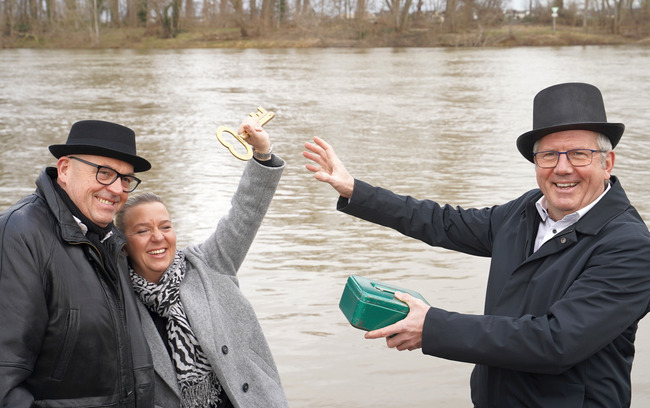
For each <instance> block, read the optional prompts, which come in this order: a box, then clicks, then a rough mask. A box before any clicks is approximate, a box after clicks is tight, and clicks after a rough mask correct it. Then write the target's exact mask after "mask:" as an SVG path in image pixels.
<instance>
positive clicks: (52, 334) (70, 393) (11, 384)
mask: <svg viewBox="0 0 650 408" xmlns="http://www.w3.org/2000/svg"><path fill="white" fill-rule="evenodd" d="M49 149H50V152H51V153H52V154H53V155H54V156H55V157H56V158H57V159H58V161H57V164H56V168H54V167H48V168H46V169H45V170H44V171H43V173H42V174H41V175H40V176H39V177H38V179H37V180H36V191H35V192H34V193H33V194H31V195H29V196H27V197H25V198H23V199H22V200H20V201H19V202H18V203H16V204H14V205H13V206H12V207H11V208H9V209H8V210H6V211H5V212H3V213H2V214H0V310H1V311H2V313H0V405H2V406H6V407H32V406H42V407H108V406H111V407H152V406H153V366H152V359H151V355H150V353H149V349H148V347H147V343H146V340H145V338H144V336H143V334H142V332H141V329H140V323H139V316H138V311H137V306H136V304H135V302H134V298H133V295H132V292H131V287H130V283H129V278H128V269H127V265H126V258H125V255H124V254H123V251H122V247H123V246H124V243H125V238H124V236H123V235H122V233H120V232H119V231H118V230H117V229H116V228H115V227H114V226H113V216H114V215H115V213H117V211H119V210H120V209H121V208H122V206H123V205H124V203H125V202H126V200H127V198H128V194H129V193H130V192H132V191H133V190H135V188H136V187H137V186H138V184H139V183H140V180H139V179H138V178H137V177H136V176H135V175H134V173H136V172H141V171H146V170H149V168H150V167H151V165H150V164H149V162H148V161H147V160H145V159H143V158H142V157H139V156H138V155H137V154H136V147H135V133H134V132H133V131H132V130H131V129H129V128H127V127H124V126H122V125H118V124H115V123H110V122H104V121H96V120H88V121H81V122H77V123H75V124H74V125H73V126H72V128H71V130H70V134H69V135H68V140H67V142H66V143H65V144H60V145H52V146H50V148H49Z"/></svg>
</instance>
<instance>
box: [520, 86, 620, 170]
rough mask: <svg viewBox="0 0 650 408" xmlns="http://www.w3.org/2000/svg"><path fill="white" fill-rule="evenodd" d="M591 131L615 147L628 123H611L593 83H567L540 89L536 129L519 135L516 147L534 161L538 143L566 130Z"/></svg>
mask: <svg viewBox="0 0 650 408" xmlns="http://www.w3.org/2000/svg"><path fill="white" fill-rule="evenodd" d="M574 129H581V130H592V131H594V132H599V133H602V134H604V135H605V136H607V137H608V138H609V140H610V141H611V142H612V148H614V147H615V146H616V144H617V143H618V141H619V140H621V136H623V131H624V130H625V125H623V124H622V123H608V122H607V116H606V115H605V104H604V103H603V96H602V95H601V93H600V90H599V89H598V88H596V87H595V86H593V85H589V84H583V83H577V82H574V83H566V84H559V85H553V86H551V87H548V88H546V89H543V90H541V91H540V92H539V93H538V94H537V95H536V96H535V99H534V101H533V130H531V131H529V132H526V133H524V134H523V135H521V136H519V137H518V138H517V149H519V152H520V153H521V154H522V155H523V156H524V157H525V158H526V159H528V160H529V161H531V162H534V157H533V146H534V145H535V142H536V141H537V140H539V139H540V138H542V137H543V136H546V135H548V134H550V133H555V132H561V131H563V130H574Z"/></svg>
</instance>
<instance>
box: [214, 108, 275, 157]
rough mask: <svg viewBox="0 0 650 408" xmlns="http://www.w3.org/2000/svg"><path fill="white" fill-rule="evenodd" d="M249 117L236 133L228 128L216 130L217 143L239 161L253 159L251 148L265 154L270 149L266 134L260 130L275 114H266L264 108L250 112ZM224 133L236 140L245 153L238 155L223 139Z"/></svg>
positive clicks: (221, 127) (223, 127) (220, 127)
mask: <svg viewBox="0 0 650 408" xmlns="http://www.w3.org/2000/svg"><path fill="white" fill-rule="evenodd" d="M249 116H250V117H249V118H246V119H245V120H244V122H242V124H241V125H240V126H239V131H238V132H236V131H235V130H234V129H232V128H230V127H228V126H219V128H218V129H217V139H219V142H221V144H222V145H224V146H225V147H226V148H227V149H228V150H230V153H232V155H233V156H235V157H236V158H238V159H239V160H250V158H251V157H253V148H255V150H256V151H260V152H262V153H264V152H267V151H269V149H270V140H269V137H268V134H267V133H266V131H264V130H263V129H262V126H264V125H265V124H266V123H268V122H269V121H270V120H271V119H273V118H274V117H275V113H273V112H267V111H266V110H265V109H264V108H262V107H259V108H257V112H252V113H251V114H250V115H249ZM255 122H257V123H255ZM224 133H229V134H230V135H232V136H233V137H234V138H235V139H237V141H238V142H239V143H240V144H241V145H242V146H243V147H244V148H245V149H246V153H245V154H240V153H238V152H237V151H236V150H235V147H234V146H233V145H232V144H231V143H229V142H228V141H226V140H225V139H224V135H223V134H224ZM249 138H250V139H249ZM249 143H250V144H249ZM251 145H252V147H251Z"/></svg>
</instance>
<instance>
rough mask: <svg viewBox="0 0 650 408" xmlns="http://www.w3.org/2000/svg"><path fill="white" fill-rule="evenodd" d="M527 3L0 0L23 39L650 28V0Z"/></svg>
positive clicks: (7, 33) (10, 34)
mask: <svg viewBox="0 0 650 408" xmlns="http://www.w3.org/2000/svg"><path fill="white" fill-rule="evenodd" d="M555 7H557V10H558V11H557V14H555V15H553V14H552V10H553V8H555ZM520 8H522V9H519V10H517V9H513V7H512V5H511V4H510V0H293V1H290V0H0V30H1V31H0V32H1V35H2V36H3V37H5V38H16V37H20V36H34V37H37V36H43V35H47V33H51V32H66V31H67V32H71V31H80V30H87V31H88V32H89V34H90V35H91V37H92V38H94V39H95V40H97V41H99V38H100V32H101V29H102V28H104V27H110V28H125V27H126V28H136V27H143V28H146V29H152V30H156V32H157V33H159V35H160V36H161V37H163V38H167V37H174V36H176V35H177V34H178V33H179V32H181V31H183V30H187V29H192V28H196V27H211V28H236V29H238V30H239V31H240V33H241V36H242V37H244V38H245V37H249V36H251V35H264V34H265V33H268V32H269V31H270V30H278V29H280V30H281V29H282V28H289V27H296V26H299V27H303V28H304V29H306V30H309V29H310V28H313V27H317V26H319V25H322V24H324V23H328V22H332V21H337V22H343V23H346V24H352V25H354V24H369V23H370V24H379V23H381V24H382V25H383V26H385V27H386V29H387V30H390V31H391V32H394V33H400V32H404V31H407V30H409V29H410V28H412V27H413V26H414V25H416V24H419V25H420V26H425V27H429V28H431V29H437V30H441V31H443V32H447V33H456V32H463V31H465V30H471V29H475V28H476V27H477V26H480V27H490V26H495V25H503V24H504V23H506V22H507V23H512V22H513V21H514V22H528V23H533V24H535V23H537V24H548V22H549V21H550V20H551V19H552V18H553V19H555V18H557V19H558V23H560V24H565V25H572V26H582V27H583V28H584V29H585V30H589V29H590V28H598V29H605V30H607V31H608V32H611V33H613V34H621V29H622V27H627V29H629V30H636V31H639V32H642V33H647V32H648V28H649V21H650V0H576V1H565V0H547V2H544V0H528V4H526V5H525V6H524V7H520ZM636 34H638V33H636Z"/></svg>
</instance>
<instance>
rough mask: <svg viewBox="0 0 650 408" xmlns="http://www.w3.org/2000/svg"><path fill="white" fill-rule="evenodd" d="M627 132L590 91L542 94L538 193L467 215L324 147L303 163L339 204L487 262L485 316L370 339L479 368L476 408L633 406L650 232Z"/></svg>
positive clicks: (531, 149) (413, 305)
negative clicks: (629, 175)
mask: <svg viewBox="0 0 650 408" xmlns="http://www.w3.org/2000/svg"><path fill="white" fill-rule="evenodd" d="M623 129H624V126H623V125H622V124H620V123H609V122H607V119H606V116H605V108H604V103H603V100H602V96H601V94H600V91H599V90H598V89H597V88H596V87H594V86H592V85H589V84H583V83H567V84H559V85H555V86H552V87H549V88H547V89H544V90H542V91H541V92H539V93H538V94H537V96H536V97H535V100H534V104H533V130H532V131H530V132H526V133H524V134H523V135H521V136H520V137H519V138H518V139H517V147H518V149H519V151H520V152H521V154H522V155H523V156H524V157H525V158H526V159H527V160H529V161H530V162H532V163H534V164H535V172H536V175H537V182H538V185H539V189H535V190H531V191H529V192H527V193H525V194H523V195H522V196H521V197H519V198H517V199H515V200H513V201H510V202H508V203H506V204H503V205H497V206H494V207H491V208H483V209H463V208H460V207H453V206H449V205H440V204H438V203H436V202H434V201H431V200H415V199H413V198H411V197H405V196H400V195H397V194H394V193H392V192H390V191H387V190H385V189H381V188H378V187H373V186H370V185H368V184H367V183H364V182H362V181H360V180H356V179H354V178H352V176H351V175H350V174H349V173H348V172H347V170H346V169H345V167H344V166H343V164H342V163H341V162H340V160H339V159H338V158H337V156H336V154H335V152H334V150H333V149H332V147H331V146H329V145H328V144H327V143H326V142H324V141H323V140H321V139H318V138H315V139H314V140H315V142H316V144H311V143H306V144H305V147H306V148H307V149H308V151H306V152H304V156H305V157H306V158H308V159H310V160H312V161H313V162H315V164H308V165H307V169H309V170H310V171H313V172H315V177H316V179H318V180H320V181H323V182H326V183H329V184H330V185H332V186H333V187H334V188H335V189H336V191H337V192H338V193H339V194H340V195H341V197H340V198H339V202H338V205H337V208H338V209H339V210H341V211H343V212H345V213H348V214H351V215H354V216H357V217H359V218H363V219H365V220H368V221H371V222H374V223H377V224H380V225H383V226H386V227H390V228H393V229H395V230H397V231H399V232H401V233H403V234H405V235H407V236H411V237H413V238H416V239H419V240H422V241H424V242H426V243H428V244H430V245H433V246H440V247H443V248H447V249H451V250H455V251H460V252H464V253H468V254H472V255H479V256H487V257H491V258H492V260H491V265H490V274H489V278H488V284H487V292H486V300H485V309H484V315H482V316H477V315H468V314H461V313H453V312H449V311H446V310H442V309H439V308H436V307H430V306H428V305H427V304H425V303H424V302H422V301H421V300H419V299H415V298H414V297H412V296H410V295H408V294H396V295H395V296H396V297H397V298H398V299H400V300H402V301H404V302H406V303H407V304H408V305H409V308H410V311H409V314H408V316H407V317H406V318H405V319H404V320H402V321H400V322H398V323H395V324H394V325H391V326H388V327H385V328H382V329H379V330H375V331H372V332H368V333H366V338H369V339H375V338H384V337H385V338H386V342H387V344H388V346H389V347H395V348H397V349H398V350H415V349H419V348H421V349H422V352H423V353H424V354H428V355H431V356H436V357H442V358H446V359H451V360H456V361H463V362H468V363H474V364H476V366H475V369H474V372H473V373H472V378H471V387H472V402H473V404H474V406H475V407H499V408H502V407H554V408H556V407H608V408H612V407H629V405H630V400H631V389H630V388H631V386H630V372H631V368H632V360H633V358H634V339H635V334H636V330H637V323H638V322H639V320H640V319H641V318H642V317H643V316H645V314H646V313H647V312H648V308H649V304H650V300H649V299H650V233H649V232H648V228H647V227H646V224H645V222H644V221H643V220H642V219H641V217H640V216H639V214H638V213H637V211H636V210H635V209H634V207H632V205H631V204H630V202H629V200H628V198H627V196H626V194H625V192H624V191H623V187H622V186H621V182H620V181H619V180H618V178H616V177H615V176H613V175H612V169H613V167H614V158H615V154H614V151H613V150H612V149H613V148H614V146H616V144H617V143H618V142H619V140H620V138H621V135H622V134H623Z"/></svg>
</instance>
